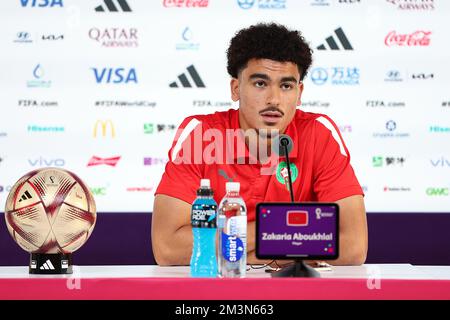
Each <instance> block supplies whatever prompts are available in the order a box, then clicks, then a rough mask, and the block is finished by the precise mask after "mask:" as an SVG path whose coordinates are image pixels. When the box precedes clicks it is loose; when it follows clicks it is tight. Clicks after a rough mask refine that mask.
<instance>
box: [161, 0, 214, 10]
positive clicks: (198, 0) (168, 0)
mask: <svg viewBox="0 0 450 320" xmlns="http://www.w3.org/2000/svg"><path fill="white" fill-rule="evenodd" d="M208 4H209V0H164V1H163V5H164V7H178V8H182V7H185V8H191V7H198V8H206V7H207V6H208Z"/></svg>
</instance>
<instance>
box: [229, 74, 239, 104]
mask: <svg viewBox="0 0 450 320" xmlns="http://www.w3.org/2000/svg"><path fill="white" fill-rule="evenodd" d="M230 89H231V100H233V101H234V102H236V101H238V100H239V80H238V79H236V78H232V79H231V81H230Z"/></svg>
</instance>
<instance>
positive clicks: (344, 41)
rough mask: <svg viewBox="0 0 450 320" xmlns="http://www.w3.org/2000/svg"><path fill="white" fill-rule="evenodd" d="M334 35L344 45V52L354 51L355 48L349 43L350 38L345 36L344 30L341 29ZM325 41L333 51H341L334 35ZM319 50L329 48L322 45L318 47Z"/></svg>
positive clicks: (335, 31)
mask: <svg viewBox="0 0 450 320" xmlns="http://www.w3.org/2000/svg"><path fill="white" fill-rule="evenodd" d="M334 34H335V36H336V37H337V40H338V41H339V42H340V44H341V45H342V47H343V48H344V50H353V47H352V45H351V44H350V41H348V38H347V36H346V35H345V33H344V30H342V28H340V27H339V28H337V29H336V30H334ZM325 41H326V42H327V45H328V46H329V48H330V49H331V50H341V49H339V46H338V44H337V42H336V40H335V38H334V37H333V35H331V36H329V37H328V38H326V39H325ZM317 50H327V48H326V46H325V44H321V45H320V46H318V47H317Z"/></svg>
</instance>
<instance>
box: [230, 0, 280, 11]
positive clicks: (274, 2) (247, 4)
mask: <svg viewBox="0 0 450 320" xmlns="http://www.w3.org/2000/svg"><path fill="white" fill-rule="evenodd" d="M286 2H287V0H237V3H238V5H239V7H240V8H241V9H244V10H248V9H251V8H253V7H254V5H255V4H256V7H257V8H258V9H286Z"/></svg>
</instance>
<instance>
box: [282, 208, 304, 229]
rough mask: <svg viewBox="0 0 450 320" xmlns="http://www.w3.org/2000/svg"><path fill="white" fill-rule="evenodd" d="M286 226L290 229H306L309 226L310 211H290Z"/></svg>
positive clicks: (287, 214) (287, 215)
mask: <svg viewBox="0 0 450 320" xmlns="http://www.w3.org/2000/svg"><path fill="white" fill-rule="evenodd" d="M286 225H288V226H290V227H306V226H307V225H308V211H303V210H292V211H288V212H287V213H286Z"/></svg>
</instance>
